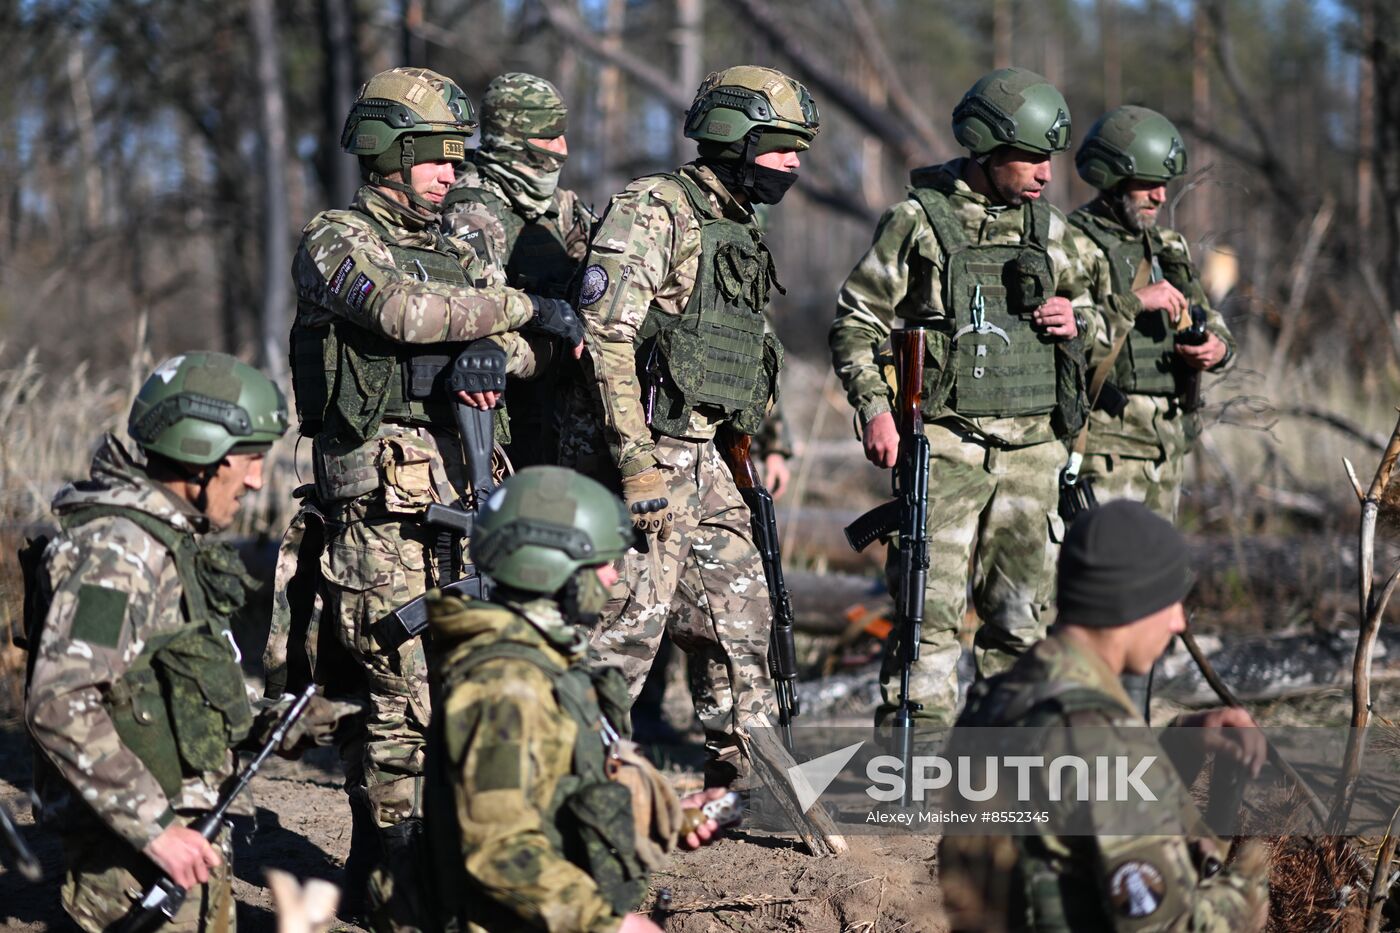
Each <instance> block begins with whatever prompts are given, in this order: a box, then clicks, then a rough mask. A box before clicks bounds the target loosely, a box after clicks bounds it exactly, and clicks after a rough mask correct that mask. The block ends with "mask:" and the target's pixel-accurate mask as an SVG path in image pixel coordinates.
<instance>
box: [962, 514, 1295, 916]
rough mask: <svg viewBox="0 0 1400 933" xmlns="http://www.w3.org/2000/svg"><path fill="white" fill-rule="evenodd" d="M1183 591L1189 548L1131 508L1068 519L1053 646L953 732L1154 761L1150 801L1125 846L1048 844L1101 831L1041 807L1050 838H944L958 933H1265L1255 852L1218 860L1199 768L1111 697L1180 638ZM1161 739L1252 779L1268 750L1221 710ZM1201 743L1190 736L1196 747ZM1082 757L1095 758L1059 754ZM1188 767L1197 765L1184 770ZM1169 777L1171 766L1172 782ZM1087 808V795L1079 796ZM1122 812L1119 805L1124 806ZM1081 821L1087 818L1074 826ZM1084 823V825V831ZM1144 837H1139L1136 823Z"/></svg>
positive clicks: (984, 690)
mask: <svg viewBox="0 0 1400 933" xmlns="http://www.w3.org/2000/svg"><path fill="white" fill-rule="evenodd" d="M1190 586H1191V575H1190V571H1189V569H1188V567H1187V549H1186V542H1185V541H1184V540H1183V539H1182V537H1181V535H1180V534H1179V533H1178V532H1177V531H1176V530H1175V529H1174V528H1172V527H1171V525H1170V524H1168V523H1167V522H1166V521H1165V520H1163V519H1162V518H1161V517H1159V516H1157V515H1154V514H1153V513H1152V512H1150V511H1148V510H1147V508H1146V507H1144V506H1143V505H1142V504H1140V503H1137V502H1131V501H1123V500H1120V501H1117V502H1112V503H1108V504H1105V505H1103V506H1101V507H1099V508H1097V509H1093V510H1091V511H1089V512H1087V513H1086V514H1084V515H1083V516H1081V517H1079V518H1077V519H1076V520H1075V522H1074V525H1073V527H1072V528H1071V529H1070V530H1069V533H1068V535H1067V536H1066V540H1065V543H1064V549H1063V551H1062V553H1061V555H1060V565H1059V593H1058V604H1059V616H1058V618H1057V621H1056V624H1055V628H1054V629H1053V630H1052V633H1051V635H1050V637H1048V638H1046V639H1045V640H1044V641H1041V642H1040V643H1038V644H1036V645H1035V646H1034V647H1032V648H1031V650H1030V651H1029V652H1027V653H1026V654H1025V655H1024V656H1023V657H1022V658H1021V659H1020V660H1019V661H1017V663H1016V665H1015V666H1014V667H1013V668H1011V670H1010V671H1008V672H1007V673H1005V674H1003V675H1000V676H998V677H994V678H991V679H990V680H988V681H984V682H982V683H979V684H977V685H976V686H974V687H973V688H972V692H971V693H970V694H969V696H968V704H967V709H966V710H965V711H964V712H963V715H962V716H961V717H959V719H958V723H957V724H958V725H959V726H970V727H1022V728H1053V727H1057V726H1073V727H1076V730H1091V731H1084V732H1080V731H1076V732H1075V733H1072V734H1070V737H1068V738H1066V740H1065V741H1066V742H1073V741H1074V739H1073V736H1074V735H1081V734H1082V735H1086V736H1089V735H1092V736H1094V738H1093V739H1087V740H1086V741H1089V742H1091V743H1094V747H1095V748H1096V749H1100V750H1101V746H1102V744H1103V743H1105V742H1111V745H1112V754H1114V755H1124V756H1127V757H1126V759H1125V760H1130V761H1136V760H1141V759H1143V758H1146V757H1149V756H1155V757H1156V758H1157V759H1159V760H1161V761H1162V762H1163V763H1165V762H1167V761H1172V763H1173V765H1175V766H1176V767H1175V768H1173V767H1166V768H1154V769H1152V773H1151V775H1149V777H1148V780H1149V781H1151V782H1152V784H1151V790H1152V793H1153V795H1154V796H1155V797H1156V798H1157V802H1156V803H1154V804H1153V805H1152V806H1151V807H1150V808H1147V809H1146V810H1145V812H1143V813H1141V814H1140V819H1142V820H1145V821H1152V822H1151V827H1152V828H1151V829H1150V830H1148V829H1146V828H1144V830H1143V831H1142V832H1141V833H1139V834H1135V835H1131V836H1127V835H1112V836H1111V835H1106V834H1100V835H1098V836H1090V835H1058V834H1056V833H1055V832H1054V826H1055V825H1056V823H1057V822H1060V821H1064V822H1060V825H1069V824H1071V823H1078V825H1097V826H1103V825H1105V819H1104V818H1103V817H1105V816H1107V819H1108V820H1110V821H1111V820H1114V819H1115V818H1116V817H1115V816H1109V815H1107V814H1101V815H1100V818H1097V819H1096V818H1095V816H1094V807H1095V804H1094V803H1092V802H1088V801H1084V802H1077V801H1075V800H1073V799H1070V798H1071V797H1075V796H1077V795H1066V798H1065V800H1064V801H1062V802H1059V803H1056V802H1053V800H1052V798H1051V797H1050V796H1049V794H1048V792H1047V790H1046V788H1044V787H1041V788H1040V790H1039V794H1040V795H1044V796H1037V799H1043V800H1051V801H1052V802H1051V803H1050V808H1051V810H1050V812H1051V818H1050V820H1049V821H1048V822H1047V823H1046V824H1044V825H1045V826H1046V827H1047V828H1046V829H1044V830H1042V831H1040V832H1038V833H1036V834H1033V835H1002V836H959V835H948V836H945V837H944V838H943V842H942V845H941V848H940V851H939V859H938V861H939V880H940V883H941V884H942V886H943V891H944V898H945V900H944V903H945V908H946V909H947V911H948V915H949V919H950V921H951V924H952V927H953V929H955V930H1008V931H1021V930H1035V931H1051V930H1053V931H1070V930H1119V931H1133V933H1147V931H1187V930H1190V931H1201V933H1245V931H1254V930H1262V929H1263V927H1264V923H1265V920H1266V918H1267V911H1268V906H1269V891H1268V878H1269V871H1268V864H1267V861H1268V859H1267V855H1266V850H1264V849H1263V847H1262V846H1260V844H1259V843H1257V842H1253V841H1245V842H1243V843H1242V844H1241V845H1242V846H1243V848H1242V849H1241V851H1239V852H1236V853H1234V857H1233V858H1231V859H1229V860H1228V861H1229V865H1228V867H1224V868H1221V865H1222V863H1224V862H1226V861H1227V859H1226V853H1225V850H1224V846H1223V845H1222V843H1221V841H1220V840H1219V839H1217V838H1216V837H1215V836H1214V835H1212V834H1211V832H1210V831H1209V829H1207V828H1206V826H1205V823H1204V820H1203V819H1202V818H1201V814H1200V813H1199V812H1198V811H1197V810H1196V807H1195V805H1194V804H1193V802H1192V799H1191V795H1190V792H1189V790H1188V787H1189V785H1190V783H1191V781H1192V780H1193V779H1194V777H1195V774H1196V771H1197V770H1199V767H1200V764H1201V761H1202V755H1194V756H1192V755H1187V754H1185V751H1186V750H1187V749H1183V753H1182V754H1180V755H1169V754H1167V753H1166V751H1165V750H1164V749H1163V747H1162V745H1161V744H1160V743H1159V742H1158V741H1157V739H1156V738H1155V737H1154V736H1153V734H1152V733H1151V732H1149V731H1148V730H1147V729H1146V728H1145V726H1146V724H1145V723H1144V722H1143V719H1142V716H1141V714H1140V713H1139V712H1138V711H1137V709H1136V708H1135V707H1134V705H1133V703H1132V702H1131V701H1130V700H1129V698H1128V696H1127V694H1125V693H1124V692H1123V690H1122V688H1121V687H1120V686H1119V677H1120V675H1122V674H1125V673H1136V674H1145V673H1146V672H1147V671H1149V670H1150V669H1151V668H1152V664H1153V662H1154V661H1156V659H1157V658H1158V657H1160V656H1161V654H1162V652H1163V651H1165V650H1166V647H1167V645H1168V644H1169V643H1170V642H1171V639H1172V636H1173V635H1174V634H1176V633H1178V632H1181V631H1183V630H1184V629H1185V628H1186V617H1185V614H1184V612H1183V610H1182V605H1181V600H1182V598H1183V597H1184V596H1185V595H1186V593H1187V591H1188V590H1189V589H1190ZM1170 725H1172V726H1188V727H1203V728H1199V729H1198V730H1193V731H1196V735H1197V736H1199V741H1198V742H1196V743H1192V744H1194V745H1196V746H1197V748H1196V750H1197V751H1199V752H1201V753H1204V752H1206V751H1212V752H1214V753H1215V755H1216V764H1215V767H1216V768H1217V769H1219V768H1221V767H1222V765H1221V761H1220V756H1221V755H1224V756H1227V757H1228V758H1229V759H1230V760H1231V761H1233V762H1236V763H1237V764H1238V765H1239V766H1242V767H1243V768H1245V769H1247V770H1248V771H1249V772H1251V773H1252V774H1253V775H1255V776H1257V775H1258V773H1259V769H1260V768H1261V767H1262V766H1263V764H1264V761H1265V759H1266V758H1267V754H1268V751H1267V746H1266V744H1265V742H1264V739H1263V736H1262V734H1261V733H1260V732H1259V730H1258V729H1257V728H1254V721H1253V720H1252V719H1251V718H1250V716H1249V714H1248V713H1247V712H1245V711H1244V710H1243V709H1240V708H1238V707H1232V708H1229V709H1216V710H1209V711H1205V712H1197V713H1190V714H1184V715H1182V716H1179V717H1177V719H1176V720H1174V721H1173V722H1172V723H1170ZM1195 737H1196V736H1193V738H1195ZM1069 748H1070V749H1073V751H1074V753H1076V754H1079V755H1081V756H1083V757H1089V756H1091V755H1092V752H1090V751H1085V750H1083V749H1082V748H1081V747H1079V746H1073V745H1071V746H1069ZM1188 757H1194V759H1195V760H1193V761H1189V762H1188V761H1181V760H1179V759H1183V758H1188ZM1177 768H1180V769H1181V772H1180V774H1178V771H1177V770H1176V769H1177ZM1080 799H1081V800H1082V798H1080ZM1120 807H1121V804H1120ZM1081 818H1082V819H1081ZM1084 820H1087V821H1088V822H1085V821H1084ZM1146 825H1147V824H1144V826H1146Z"/></svg>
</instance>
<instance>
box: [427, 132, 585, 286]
mask: <svg viewBox="0 0 1400 933" xmlns="http://www.w3.org/2000/svg"><path fill="white" fill-rule="evenodd" d="M466 188H480V189H481V190H483V191H485V192H487V193H488V194H490V195H492V196H493V197H494V198H495V199H496V200H498V201H500V203H501V204H502V205H507V206H510V207H514V205H515V203H516V202H515V199H514V198H512V197H511V193H510V189H508V188H507V187H506V186H505V185H502V184H501V183H500V182H499V181H497V180H496V178H495V177H493V176H492V174H491V172H490V169H489V168H481V167H478V166H477V165H476V164H475V163H473V162H472V161H471V160H470V159H469V160H467V161H466V162H463V163H462V164H461V167H459V168H458V169H457V180H456V181H455V182H453V183H452V190H453V191H459V190H462V189H466ZM448 198H449V199H451V198H452V195H450V194H449V195H448ZM517 213H518V212H517ZM595 219H596V218H595V217H594V216H593V212H592V211H590V210H589V209H588V207H587V206H586V205H585V204H584V203H583V201H582V200H581V199H580V198H579V196H578V195H577V194H576V193H574V192H573V191H570V190H569V189H568V188H557V189H555V192H554V200H553V202H552V203H551V204H550V207H549V209H548V210H547V211H545V212H544V213H543V214H542V215H540V216H539V218H538V221H539V223H541V224H542V225H544V226H546V227H548V228H549V229H550V230H551V232H553V233H554V235H555V236H556V237H558V238H559V242H560V243H562V244H564V251H565V252H567V253H568V254H569V258H570V259H572V260H573V261H574V262H576V263H577V262H582V261H583V257H584V254H585V253H587V252H588V235H589V233H591V232H592V230H593V221H594V220H595ZM522 221H523V219H522ZM442 226H443V229H444V230H446V231H447V232H448V233H449V234H451V235H452V236H455V237H458V238H460V239H465V240H467V241H468V242H470V243H472V244H473V245H475V244H476V243H477V242H481V243H482V244H483V245H482V249H484V250H485V256H484V258H486V259H488V260H489V261H490V262H492V263H493V264H494V265H496V266H498V267H500V268H505V266H506V263H507V260H508V259H509V257H510V254H511V252H512V250H514V249H515V237H516V235H518V233H519V229H520V225H519V224H510V225H507V224H503V223H502V222H501V218H500V217H499V216H498V215H497V214H496V213H495V212H493V211H491V210H489V209H488V208H487V207H486V205H484V204H482V203H481V202H480V201H460V202H458V203H456V204H453V205H451V206H450V207H448V208H447V209H445V210H444V211H443V212H442ZM477 231H480V234H479V237H480V239H478V236H477V235H475V234H476V232H477ZM478 252H480V251H478Z"/></svg>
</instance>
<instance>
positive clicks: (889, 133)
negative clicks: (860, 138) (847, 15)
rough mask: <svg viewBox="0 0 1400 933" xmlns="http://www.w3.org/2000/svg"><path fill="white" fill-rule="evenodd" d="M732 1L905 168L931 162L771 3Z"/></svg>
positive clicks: (903, 130) (902, 128) (897, 124)
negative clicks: (803, 39) (791, 27)
mask: <svg viewBox="0 0 1400 933" xmlns="http://www.w3.org/2000/svg"><path fill="white" fill-rule="evenodd" d="M550 2H551V3H553V2H557V0H550ZM729 2H730V3H731V4H733V5H734V6H735V7H737V8H738V9H739V11H740V12H742V13H743V14H744V15H745V16H746V17H747V18H748V21H749V24H750V25H752V26H753V27H754V28H755V29H756V30H758V32H759V33H761V34H762V35H763V36H764V38H766V39H767V40H768V41H769V42H772V43H773V46H774V48H776V49H777V50H778V51H779V52H780V53H782V55H783V56H784V57H785V58H787V59H789V60H791V61H792V63H793V64H794V65H796V66H797V70H798V71H799V72H800V73H801V74H800V76H801V77H802V78H803V79H804V80H805V81H806V82H807V83H809V84H811V85H812V87H814V88H816V89H817V91H818V92H819V93H821V94H822V95H823V96H825V97H826V98H827V99H829V100H831V101H833V102H834V103H835V104H836V106H838V107H840V108H841V109H842V110H844V111H846V113H847V114H848V115H849V116H850V117H851V119H853V120H855V121H856V122H857V123H859V124H860V125H861V126H863V127H865V128H866V130H868V131H869V132H871V133H873V134H875V135H876V136H878V137H879V138H880V140H881V141H882V142H883V143H885V145H887V146H889V147H890V148H891V149H893V150H894V151H896V152H898V153H899V156H900V158H901V159H902V160H903V161H904V164H905V165H910V166H912V165H919V164H922V163H923V162H926V161H928V158H929V153H928V151H927V150H926V149H925V148H924V146H923V145H922V144H921V143H920V141H919V140H918V139H917V138H916V137H915V136H914V135H913V134H912V133H910V132H909V130H908V128H907V127H906V126H905V125H904V124H903V123H901V122H900V121H899V120H897V119H895V118H894V117H893V116H892V115H891V114H890V113H889V111H887V110H886V109H885V108H883V107H880V106H877V105H876V104H874V103H872V102H871V101H870V100H869V99H867V98H866V97H865V96H863V95H862V94H860V93H858V92H857V91H856V90H855V88H853V87H852V86H851V83H850V82H849V81H847V80H845V78H843V77H842V76H841V75H839V74H837V73H836V72H835V71H834V70H832V68H831V67H830V66H829V65H827V64H826V62H825V60H824V59H823V58H822V57H819V56H817V55H813V54H809V53H808V51H807V49H806V48H805V47H804V46H803V45H802V43H801V42H799V41H797V39H795V38H794V37H793V35H792V33H791V32H790V31H789V30H788V29H786V28H785V27H784V26H783V24H782V21H781V19H780V18H779V17H778V15H777V13H775V12H774V11H773V8H772V7H771V6H770V5H769V4H768V0H729Z"/></svg>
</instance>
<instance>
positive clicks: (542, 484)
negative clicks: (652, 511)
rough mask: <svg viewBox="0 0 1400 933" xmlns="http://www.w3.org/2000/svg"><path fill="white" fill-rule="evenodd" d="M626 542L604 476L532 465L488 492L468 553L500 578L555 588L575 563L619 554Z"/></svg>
mask: <svg viewBox="0 0 1400 933" xmlns="http://www.w3.org/2000/svg"><path fill="white" fill-rule="evenodd" d="M632 542H633V528H632V520H631V519H630V518H629V517H628V515H627V511H626V509H625V508H623V505H622V500H620V499H618V497H617V496H615V495H613V494H612V493H611V492H609V491H608V490H607V489H606V488H604V487H603V486H602V484H600V483H598V482H596V481H595V480H592V479H589V478H588V477H586V476H584V475H582V474H581V473H575V472H574V471H573V470H568V469H565V468H564V467H556V466H536V467H527V468H526V469H524V470H521V471H520V472H519V473H517V474H515V475H514V476H512V477H511V478H510V479H508V480H506V481H505V482H504V483H502V484H501V487H500V488H499V489H497V490H496V491H495V492H493V493H492V494H491V496H490V497H489V498H488V499H487V500H486V504H485V505H484V506H482V508H481V511H480V513H479V514H478V515H477V517H476V526H475V527H474V528H473V530H472V538H471V558H472V563H474V564H476V566H477V569H479V570H481V571H482V572H483V573H485V574H487V575H488V576H490V577H491V579H492V580H494V581H496V583H498V584H500V585H502V586H508V587H512V588H513V589H517V590H525V591H527V592H530V593H553V592H556V591H557V590H558V589H559V588H560V587H561V586H563V585H564V584H565V583H566V582H568V580H569V578H570V577H572V576H573V575H574V574H575V573H576V572H577V571H579V570H582V569H585V568H591V567H600V566H602V565H603V564H606V563H608V562H609V561H613V560H616V559H617V558H619V557H621V556H622V555H623V554H624V553H626V551H627V548H629V547H630V546H631V545H632Z"/></svg>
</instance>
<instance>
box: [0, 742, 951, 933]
mask: <svg viewBox="0 0 1400 933" xmlns="http://www.w3.org/2000/svg"><path fill="white" fill-rule="evenodd" d="M678 776H679V777H680V779H681V781H682V782H683V783H688V782H690V781H691V780H694V779H695V776H694V775H688V774H682V775H678ZM29 782H30V775H29V752H28V749H27V748H26V746H25V741H24V737H23V731H22V727H21V725H20V723H18V722H17V721H15V720H13V719H10V720H0V801H2V802H4V803H5V804H6V805H7V806H8V807H9V808H10V810H11V812H12V813H14V814H15V815H16V817H17V819H18V820H19V822H20V823H21V825H22V830H23V832H24V834H25V837H26V838H27V839H28V840H29V842H30V844H31V845H32V846H33V847H34V849H35V850H36V852H37V853H38V854H39V856H40V858H41V859H42V861H43V864H44V868H45V872H46V877H45V880H44V881H43V882H42V883H40V884H38V885H30V884H28V883H27V882H25V881H24V880H23V879H22V878H21V877H20V876H19V875H18V874H16V873H15V872H11V871H7V870H5V869H4V868H0V929H3V930H7V931H8V930H14V931H38V930H48V929H62V928H63V922H64V918H63V912H62V910H61V908H60V907H59V904H58V886H59V884H60V879H61V873H62V867H61V864H62V863H61V855H60V852H59V849H58V845H57V842H56V840H55V839H54V838H53V837H52V836H50V835H48V834H45V833H42V832H40V831H39V830H38V829H37V828H36V827H35V826H33V824H32V820H31V819H30V816H29V805H28V799H27V797H26V794H25V791H24V790H23V789H22V788H26V787H28V786H29ZM253 795H254V800H255V802H256V805H257V817H256V820H251V819H243V820H239V821H237V822H236V824H235V826H236V829H237V831H238V832H237V838H236V842H235V846H236V852H235V862H234V868H235V872H236V875H237V881H236V882H235V893H236V895H237V898H238V925H239V929H240V930H241V931H244V933H257V931H272V930H275V929H276V925H275V918H274V916H273V913H272V900H271V894H270V893H269V891H268V889H267V887H266V882H265V880H264V878H263V870H264V869H265V868H281V869H284V870H286V871H290V872H292V873H293V874H295V875H297V876H299V877H302V878H307V877H319V878H327V879H330V880H331V881H334V882H337V883H339V881H340V880H341V867H342V865H343V863H344V859H345V855H346V852H347V850H348V848H349V845H350V824H349V811H348V810H347V808H346V805H345V798H344V794H343V792H342V791H341V789H340V775H339V773H338V763H337V761H336V759H335V756H334V755H333V754H331V753H328V752H326V751H319V752H317V753H316V754H314V755H312V756H309V757H308V758H307V759H304V760H302V761H300V762H288V761H280V760H276V759H273V760H272V761H271V762H270V763H269V765H268V766H267V767H266V768H265V769H264V771H263V772H262V773H261V774H259V776H258V777H257V779H256V780H255V781H254V784H253ZM848 841H849V843H850V845H851V851H850V852H848V853H846V854H845V855H843V856H840V857H837V858H825V859H817V858H812V857H811V856H809V855H807V854H806V852H805V850H803V849H802V848H800V847H799V846H797V845H796V844H795V843H794V842H793V841H791V840H789V839H787V838H783V837H779V836H773V835H768V834H762V833H758V832H747V831H742V830H741V831H738V832H735V833H734V834H732V835H731V836H730V837H729V838H726V839H724V840H723V841H721V842H719V843H716V844H715V845H712V846H708V847H706V848H704V849H702V850H700V851H699V852H692V853H684V854H681V855H678V856H676V857H675V858H674V859H673V860H672V862H671V865H670V867H669V868H668V870H667V871H665V872H663V873H661V874H659V875H657V876H656V877H655V878H654V879H653V883H652V891H651V896H650V897H649V899H648V903H647V904H646V905H644V909H652V908H654V907H655V905H656V903H657V901H658V899H659V900H660V902H661V903H663V904H669V905H670V906H669V911H666V912H665V913H664V914H663V913H662V912H661V911H657V912H656V913H654V914H653V917H654V918H655V919H657V920H662V919H663V917H664V920H665V923H664V928H665V929H666V930H668V931H680V933H704V931H725V930H742V931H765V930H773V931H779V930H781V931H797V930H803V931H813V933H821V931H831V933H876V931H881V933H896V931H903V933H937V931H942V930H945V929H946V926H945V924H944V923H943V920H942V912H941V910H940V908H939V895H938V886H937V882H936V875H937V869H936V866H935V864H934V849H935V846H936V843H937V838H936V837H934V836H908V837H889V836H879V837H876V836H852V837H849V838H848ZM338 928H339V929H344V930H358V929H360V928H359V927H357V926H353V925H348V924H342V925H340V926H339V927H338Z"/></svg>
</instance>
